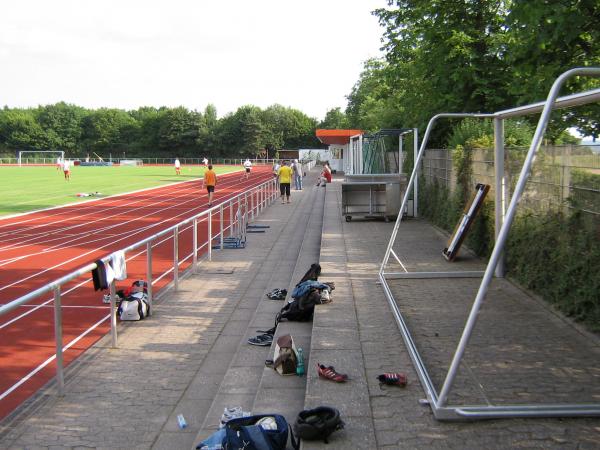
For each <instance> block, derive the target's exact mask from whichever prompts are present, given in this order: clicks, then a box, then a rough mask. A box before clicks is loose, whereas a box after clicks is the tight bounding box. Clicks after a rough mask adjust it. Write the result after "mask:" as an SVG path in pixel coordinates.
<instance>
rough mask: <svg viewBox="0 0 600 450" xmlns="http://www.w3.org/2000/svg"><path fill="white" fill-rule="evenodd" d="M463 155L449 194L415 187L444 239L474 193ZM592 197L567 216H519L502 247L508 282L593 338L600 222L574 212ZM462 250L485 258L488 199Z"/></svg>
mask: <svg viewBox="0 0 600 450" xmlns="http://www.w3.org/2000/svg"><path fill="white" fill-rule="evenodd" d="M469 154H470V152H468V151H467V152H465V151H463V149H462V147H460V146H459V148H458V149H457V151H455V152H454V155H453V164H454V167H453V170H454V171H456V174H457V189H456V191H455V192H450V191H449V190H448V189H447V188H446V187H444V186H441V185H439V184H438V183H437V182H433V183H430V184H429V185H427V184H426V182H425V179H424V178H423V177H422V179H421V181H420V183H419V205H420V212H421V214H422V215H423V216H424V217H426V218H427V219H428V220H429V221H431V222H432V223H433V224H435V225H436V226H439V227H440V228H443V229H445V230H446V231H448V232H449V233H451V232H452V231H453V230H454V227H455V226H456V223H457V221H458V219H459V217H460V215H461V214H462V211H463V209H464V206H465V204H466V203H467V202H468V201H469V199H470V196H471V192H472V189H473V187H474V182H473V181H472V180H471V175H470V172H469V169H468V167H470V162H469V156H468V155H469ZM590 176H596V177H600V176H599V175H590V174H579V175H577V177H578V178H577V180H576V181H581V180H580V178H581V179H583V178H586V179H585V180H584V181H586V182H589V180H588V179H587V178H588V177H590ZM574 181H575V180H574ZM598 197H599V196H598V194H597V193H590V194H589V195H587V196H586V197H585V198H579V199H574V200H573V204H572V208H573V209H571V210H570V211H572V212H570V213H563V212H560V211H548V212H535V214H534V213H533V212H525V213H524V212H521V211H519V213H518V214H517V216H516V217H515V220H514V222H513V226H512V228H511V230H510V233H509V237H508V241H507V246H506V254H507V259H506V268H507V273H508V275H509V276H510V277H512V278H514V279H515V280H516V281H518V282H519V283H520V284H521V285H522V286H524V287H526V288H528V289H531V290H532V291H533V292H535V293H537V294H538V295H540V296H541V297H542V298H544V299H545V300H546V301H548V302H549V303H551V304H553V305H554V306H556V307H557V308H558V309H559V310H560V311H562V312H563V313H564V314H566V315H567V316H570V317H572V318H573V319H575V320H577V321H580V322H583V323H585V324H586V325H587V326H588V328H589V329H591V330H592V331H596V332H598V331H600V271H599V270H600V269H599V268H600V245H599V244H600V218H598V217H597V216H595V215H593V214H586V213H584V212H582V210H581V209H578V208H585V206H589V204H590V203H591V202H594V203H595V204H596V205H597V203H596V202H598V201H600V199H598ZM577 203H578V204H577ZM597 210H598V209H596V211H597ZM466 244H467V245H468V246H469V248H471V249H472V250H473V251H474V252H476V253H477V254H478V255H479V256H482V257H484V258H488V257H489V255H490V253H491V250H492V247H493V244H494V201H493V198H490V197H488V198H487V199H486V201H485V203H484V206H483V208H482V210H481V211H480V213H479V216H478V217H477V219H476V220H475V222H474V224H473V227H472V228H471V230H470V232H469V234H468V236H467V240H466Z"/></svg>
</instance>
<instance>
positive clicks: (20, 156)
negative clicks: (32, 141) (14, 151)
mask: <svg viewBox="0 0 600 450" xmlns="http://www.w3.org/2000/svg"><path fill="white" fill-rule="evenodd" d="M28 153H29V154H32V155H39V154H40V153H43V154H47V153H52V154H54V155H59V156H58V157H59V158H60V160H61V161H64V159H65V152H64V151H63V150H20V151H19V153H18V156H17V163H18V164H19V166H21V165H22V164H23V155H27V154H28ZM27 160H28V158H25V164H27ZM35 161H36V159H34V164H35ZM44 163H45V158H44Z"/></svg>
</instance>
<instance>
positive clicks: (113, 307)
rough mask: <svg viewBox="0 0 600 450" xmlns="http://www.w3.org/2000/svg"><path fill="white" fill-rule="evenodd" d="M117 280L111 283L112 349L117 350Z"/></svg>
mask: <svg viewBox="0 0 600 450" xmlns="http://www.w3.org/2000/svg"><path fill="white" fill-rule="evenodd" d="M116 290H117V289H116V287H115V280H113V281H112V283H110V340H111V345H112V348H117V344H118V343H117V298H116Z"/></svg>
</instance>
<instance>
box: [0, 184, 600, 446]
mask: <svg viewBox="0 0 600 450" xmlns="http://www.w3.org/2000/svg"><path fill="white" fill-rule="evenodd" d="M311 176H312V177H314V176H315V174H314V173H313V174H311ZM339 181H340V180H334V183H332V184H331V185H328V186H327V188H316V187H313V185H312V183H311V180H308V182H307V183H306V184H307V186H306V187H305V190H303V191H302V192H292V203H291V204H290V205H281V204H279V203H275V204H273V205H272V206H271V207H270V208H268V209H267V210H266V212H265V213H264V214H262V215H261V216H260V217H258V218H257V219H256V221H255V223H260V224H263V225H269V226H270V228H268V229H266V232H265V233H253V234H250V235H249V236H248V239H249V242H248V246H247V247H246V248H245V249H236V250H225V251H223V252H216V253H215V254H214V257H213V261H212V262H210V263H209V262H203V263H202V264H201V266H200V268H199V273H198V274H197V275H194V276H189V277H187V278H185V279H184V280H181V282H180V289H179V291H178V292H169V293H168V294H167V295H165V296H164V297H162V298H161V299H160V300H159V301H158V302H157V304H156V306H155V311H154V315H153V317H152V318H151V319H150V320H145V321H143V322H136V323H129V324H125V325H123V324H122V325H120V330H119V331H120V335H119V348H118V349H112V348H110V341H109V339H104V340H102V341H101V342H99V344H98V345H96V346H95V348H94V349H92V350H91V351H89V352H87V354H86V355H85V356H84V357H83V358H81V359H80V360H79V361H78V362H77V363H76V364H75V365H74V366H71V367H70V368H69V370H68V371H67V379H66V395H65V396H64V397H60V398H59V397H56V396H55V393H54V391H53V388H52V386H50V387H49V388H48V389H46V390H45V391H43V392H41V393H40V394H39V395H38V396H37V397H36V398H35V399H34V400H33V401H32V402H30V403H29V404H28V405H26V407H24V408H23V409H22V410H20V411H19V413H18V414H15V415H14V416H13V417H12V418H11V420H8V421H5V422H4V423H2V424H1V425H2V428H1V429H0V448H10V449H13V448H14V449H20V448H30V449H38V448H39V449H59V448H107V449H108V448H123V449H131V448H137V449H147V448H156V449H189V448H191V447H192V446H193V445H194V444H195V443H197V442H198V441H199V440H200V439H202V438H203V437H205V436H206V435H208V434H209V433H210V432H211V431H212V430H214V429H215V427H216V426H217V421H218V417H219V416H220V413H221V412H222V407H223V405H227V406H234V404H236V405H237V404H239V405H241V406H243V407H244V408H245V409H251V410H252V411H253V412H255V413H260V412H282V413H284V415H286V417H287V418H288V420H289V421H290V422H293V420H294V418H295V412H297V411H299V410H300V409H301V408H302V407H303V406H302V405H304V407H311V406H315V405H317V404H331V405H333V406H336V407H338V408H339V409H340V411H341V412H342V415H343V418H344V420H345V421H346V424H347V427H346V429H345V430H343V431H340V432H336V434H335V435H333V436H332V439H331V440H330V443H329V444H328V445H327V446H326V447H325V446H323V444H322V443H306V442H305V443H303V447H304V449H313V448H327V449H328V450H334V449H335V450H337V449H347V448H361V449H375V448H377V449H397V448H457V449H458V448H461V449H462V448H473V449H479V448H483V447H487V448H498V449H501V448H544V449H547V448H561V449H564V448H569V449H571V448H573V449H575V448H590V449H591V448H599V444H598V442H600V419H598V418H590V419H509V420H489V421H483V422H482V421H480V422H452V423H448V422H438V421H436V420H435V419H434V418H433V415H432V413H431V410H430V409H429V407H427V406H422V405H420V404H419V400H420V399H421V398H423V397H424V393H423V390H422V388H421V386H420V384H419V383H418V380H417V378H416V374H415V372H414V370H413V369H412V365H411V362H410V358H409V356H408V353H407V351H406V349H405V347H404V345H403V342H402V338H401V335H400V333H399V332H398V328H397V325H396V323H395V320H394V318H393V316H392V314H391V312H390V308H389V305H388V304H387V300H386V299H385V296H384V295H383V291H382V289H381V286H379V285H378V281H377V277H376V274H377V271H378V268H379V264H380V261H381V258H382V256H383V254H384V251H385V248H386V246H387V242H388V239H389V235H390V232H391V230H392V227H393V224H391V223H384V222H379V221H367V220H353V221H352V222H351V223H346V222H344V221H343V217H342V215H341V210H340V209H341V206H340V205H341V202H340V200H341V198H340V197H341V194H340V182H339ZM323 205H324V207H323ZM444 242H445V236H444V235H443V234H441V233H440V232H438V231H437V230H435V229H434V228H432V227H431V226H429V225H428V224H427V223H426V222H424V221H421V220H414V219H410V220H407V221H406V222H403V223H402V225H401V233H400V239H399V240H398V244H397V246H396V251H397V253H398V254H399V255H401V257H402V258H403V262H405V264H407V265H408V266H409V267H410V268H412V269H413V270H431V269H434V268H435V267H442V266H444V265H445V264H449V263H446V262H445V260H444V259H443V258H442V257H441V254H440V249H441V248H443V244H444ZM462 255H463V256H462V258H461V260H460V261H459V262H458V263H455V264H456V265H457V266H460V265H465V266H469V267H480V266H481V265H482V263H481V261H478V260H477V259H476V258H474V257H473V256H471V255H469V254H468V253H463V254H462ZM315 258H317V259H319V261H320V263H321V265H322V266H323V273H322V276H321V279H322V280H324V281H335V283H336V290H335V291H333V296H332V298H333V303H331V304H328V305H321V306H318V307H317V313H316V315H315V320H314V322H313V324H312V325H310V324H308V325H307V324H297V323H294V324H285V325H284V324H281V325H280V327H278V333H279V334H281V333H283V332H291V333H292V334H293V335H294V337H295V338H297V340H298V342H299V343H300V344H301V345H302V346H303V347H304V348H305V354H307V359H308V361H307V369H308V373H307V376H306V377H302V378H300V377H278V376H275V375H274V373H273V371H272V369H268V368H265V367H264V364H263V363H264V360H265V359H267V358H268V357H269V355H272V351H273V350H272V349H271V348H268V347H252V346H249V345H247V344H246V339H247V338H248V337H250V336H252V335H253V334H255V332H256V329H258V328H264V327H267V326H269V325H270V324H271V323H272V320H273V317H274V313H275V312H276V311H277V310H278V309H279V308H280V307H281V303H278V302H276V301H272V300H268V299H266V297H265V295H264V294H265V292H267V291H269V290H271V289H273V288H275V287H288V288H289V287H291V286H293V284H295V282H296V281H297V280H298V279H299V278H300V277H301V276H302V274H303V273H304V271H305V270H306V269H307V268H308V266H310V263H311V262H315V261H313V260H315ZM477 285H478V284H477V283H476V281H475V280H471V279H451V280H426V281H424V280H402V281H395V282H394V284H393V289H394V291H395V294H396V298H397V299H398V303H399V305H400V307H401V308H402V310H403V311H406V312H407V323H408V325H409V327H410V328H411V330H413V337H414V339H415V341H416V342H417V345H418V346H419V348H420V349H421V351H422V356H423V359H424V360H425V362H426V364H427V365H428V367H429V370H430V374H431V376H432V379H433V381H434V383H435V384H436V386H438V389H439V386H440V384H441V382H442V381H443V376H444V374H445V372H446V370H447V366H448V362H449V359H450V357H451V356H452V353H453V351H454V348H455V347H456V342H457V337H458V333H459V331H460V329H461V328H462V326H463V324H464V320H465V317H466V316H465V315H466V312H467V308H468V306H469V304H470V302H471V301H472V299H473V296H474V292H475V291H476V289H477ZM480 316H481V317H480V321H479V323H478V325H477V328H476V333H475V334H474V336H473V338H472V340H471V343H470V345H469V349H468V351H467V354H466V360H465V362H464V363H463V364H462V365H461V369H460V373H459V377H458V380H457V384H456V388H455V390H454V391H453V394H452V396H451V397H450V401H451V402H456V403H457V402H472V403H481V402H483V403H486V402H490V403H502V402H507V401H512V402H519V401H520V402H523V401H533V400H543V401H547V402H550V403H551V402H559V401H564V400H565V399H566V398H575V399H577V400H580V401H595V402H599V401H600V345H599V340H598V338H597V337H596V336H593V335H591V334H589V333H586V332H584V331H582V330H581V329H579V328H578V327H576V326H574V325H573V324H572V323H571V322H570V321H568V320H566V319H563V318H561V317H560V316H559V315H557V314H555V313H554V312H553V311H552V310H551V309H550V308H548V307H547V306H546V305H545V304H543V303H542V302H541V301H539V300H538V299H536V298H534V297H533V296H531V295H529V294H528V293H527V292H524V291H523V290H521V289H519V288H518V287H516V286H514V285H513V284H511V283H510V282H508V281H507V280H494V282H493V284H492V289H491V290H490V294H489V295H488V298H487V299H486V303H485V306H484V308H483V310H482V312H481V315H480ZM307 326H308V328H306V327H307ZM280 328H281V329H280ZM317 361H320V362H327V363H329V364H333V365H334V366H336V368H338V370H340V371H342V372H347V373H349V374H350V376H351V381H350V382H349V383H346V384H334V383H330V382H327V381H323V380H320V379H318V377H316V375H315V373H314V372H315V370H314V365H315V363H316V362H317ZM397 370H403V371H406V372H407V373H408V375H409V379H410V382H409V385H408V386H407V387H406V388H405V389H400V388H385V387H384V388H380V387H379V383H378V382H377V380H376V376H377V374H379V373H381V372H384V371H397ZM177 414H183V415H184V416H185V418H186V419H187V422H188V424H189V425H188V428H186V429H183V430H180V429H179V428H178V427H177V422H176V416H177Z"/></svg>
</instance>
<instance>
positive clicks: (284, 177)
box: [277, 161, 292, 204]
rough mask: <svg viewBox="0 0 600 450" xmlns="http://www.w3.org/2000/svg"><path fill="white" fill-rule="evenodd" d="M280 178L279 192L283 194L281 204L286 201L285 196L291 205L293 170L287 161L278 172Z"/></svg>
mask: <svg viewBox="0 0 600 450" xmlns="http://www.w3.org/2000/svg"><path fill="white" fill-rule="evenodd" d="M277 175H278V176H279V192H281V204H284V203H285V201H284V199H283V196H284V195H285V196H286V197H287V202H288V203H290V188H291V185H292V169H291V167H290V166H288V165H287V161H283V164H282V165H281V167H280V168H279V170H278V171H277Z"/></svg>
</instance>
